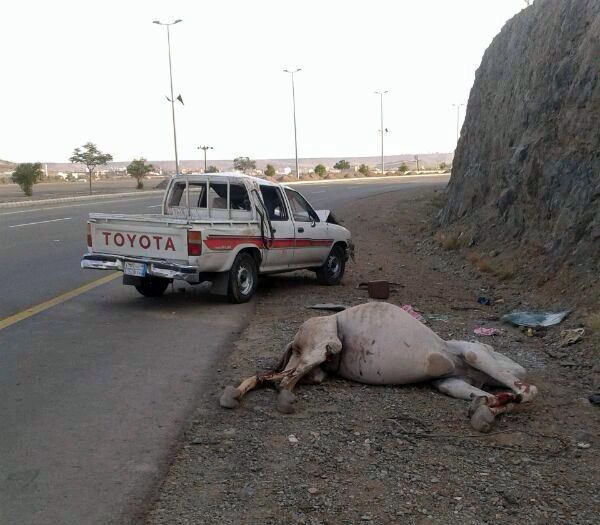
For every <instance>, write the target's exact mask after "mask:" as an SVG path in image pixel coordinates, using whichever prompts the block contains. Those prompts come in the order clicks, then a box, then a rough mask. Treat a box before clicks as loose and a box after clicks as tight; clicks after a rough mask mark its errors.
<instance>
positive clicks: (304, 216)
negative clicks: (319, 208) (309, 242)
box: [285, 188, 319, 222]
mask: <svg viewBox="0 0 600 525" xmlns="http://www.w3.org/2000/svg"><path fill="white" fill-rule="evenodd" d="M285 194H286V195H287V198H288V200H289V201H290V207H291V208H292V214H293V215H294V220H295V221H296V222H313V221H315V222H319V217H318V216H317V214H316V213H315V212H314V211H313V209H312V208H311V207H310V204H308V202H306V200H305V199H304V197H302V195H300V194H299V193H298V192H295V191H293V190H290V189H288V188H286V189H285Z"/></svg>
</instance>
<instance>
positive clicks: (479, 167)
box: [438, 0, 600, 265]
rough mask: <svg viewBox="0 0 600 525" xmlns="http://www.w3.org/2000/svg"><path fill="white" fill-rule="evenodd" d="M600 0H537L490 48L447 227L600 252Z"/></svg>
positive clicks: (591, 259) (470, 109)
mask: <svg viewBox="0 0 600 525" xmlns="http://www.w3.org/2000/svg"><path fill="white" fill-rule="evenodd" d="M599 74H600V0H536V1H535V2H534V3H533V4H532V5H531V6H530V7H528V8H526V9H524V10H523V11H521V13H519V14H517V15H516V16H515V17H513V18H512V19H511V20H509V21H508V22H507V23H506V25H505V26H504V28H503V29H502V31H501V32H500V33H499V34H498V35H497V36H496V38H495V39H494V40H493V41H492V43H491V45H490V46H489V48H488V49H487V50H486V52H485V54H484V56H483V60H482V62H481V66H480V67H479V69H478V71H477V73H476V77H475V82H474V84H473V87H472V89H471V94H470V96H469V102H468V106H467V112H466V117H465V122H464V124H463V128H462V132H461V136H460V140H459V143H458V146H457V149H456V154H455V158H454V163H453V169H452V176H451V179H450V184H449V187H448V191H447V200H446V202H445V205H444V207H443V209H442V210H441V211H440V214H439V216H438V220H439V222H440V223H441V225H443V226H446V227H450V228H454V227H461V228H462V229H463V231H465V232H468V235H467V237H468V238H469V239H470V242H471V244H477V243H482V244H488V245H489V244H490V242H492V241H493V242H495V243H497V246H498V247H502V245H505V244H506V245H508V244H513V245H514V244H518V245H520V246H524V245H527V246H532V245H533V246H536V247H537V249H538V250H539V251H540V252H543V253H544V254H545V255H547V256H548V257H549V259H551V260H553V261H565V260H567V259H571V260H573V259H575V260H579V261H585V262H586V263H592V265H594V264H597V263H598V258H599V256H600V78H599Z"/></svg>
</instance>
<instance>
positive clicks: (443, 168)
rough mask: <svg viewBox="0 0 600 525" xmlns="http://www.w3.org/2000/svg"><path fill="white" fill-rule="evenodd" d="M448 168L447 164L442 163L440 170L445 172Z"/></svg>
mask: <svg viewBox="0 0 600 525" xmlns="http://www.w3.org/2000/svg"><path fill="white" fill-rule="evenodd" d="M447 167H448V166H447V165H446V163H445V162H440V169H441V170H445V169H446V168H447Z"/></svg>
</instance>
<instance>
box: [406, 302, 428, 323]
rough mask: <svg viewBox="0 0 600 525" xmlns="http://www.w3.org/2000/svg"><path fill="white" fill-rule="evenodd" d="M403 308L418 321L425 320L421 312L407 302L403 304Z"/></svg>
mask: <svg viewBox="0 0 600 525" xmlns="http://www.w3.org/2000/svg"><path fill="white" fill-rule="evenodd" d="M402 310H404V311H405V312H406V313H407V314H409V315H410V316H412V317H414V318H415V319H416V320H417V321H421V322H424V319H423V316H422V315H421V314H420V313H419V312H415V311H414V310H413V307H412V306H411V305H410V304H405V305H404V306H402Z"/></svg>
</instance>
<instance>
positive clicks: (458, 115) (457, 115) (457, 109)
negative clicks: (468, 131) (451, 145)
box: [452, 103, 464, 145]
mask: <svg viewBox="0 0 600 525" xmlns="http://www.w3.org/2000/svg"><path fill="white" fill-rule="evenodd" d="M452 105H453V106H454V107H455V108H456V144H457V145H458V139H459V138H460V107H461V106H464V103H462V104H452Z"/></svg>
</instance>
